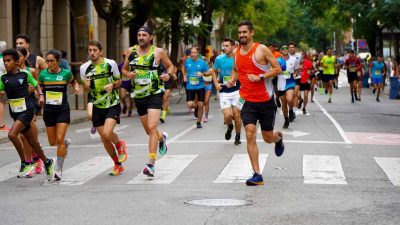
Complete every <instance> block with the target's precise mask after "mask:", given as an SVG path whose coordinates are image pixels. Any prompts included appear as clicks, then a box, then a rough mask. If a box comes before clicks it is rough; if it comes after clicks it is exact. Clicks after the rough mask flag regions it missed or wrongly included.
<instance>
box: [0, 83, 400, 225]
mask: <svg viewBox="0 0 400 225" xmlns="http://www.w3.org/2000/svg"><path fill="white" fill-rule="evenodd" d="M387 88H388V87H387ZM363 92H364V93H363V97H362V101H361V102H357V103H355V104H352V103H350V97H349V96H348V88H347V87H341V88H340V89H339V90H335V91H334V95H333V103H331V104H329V103H328V102H327V96H326V95H320V94H319V93H316V96H315V98H316V100H317V102H315V103H309V106H308V112H309V114H308V115H301V114H299V115H298V116H297V118H296V120H295V122H294V123H291V124H290V129H287V130H285V136H284V140H285V143H286V144H285V145H286V150H285V153H284V155H283V156H282V157H279V158H278V157H276V156H275V154H274V151H273V145H269V144H266V143H263V142H262V141H261V137H260V135H259V136H258V139H259V142H258V144H259V148H260V153H261V154H262V155H261V156H260V159H261V161H263V162H265V166H264V167H263V176H264V182H265V185H264V186H258V187H247V186H246V185H245V184H244V183H243V181H244V179H245V178H246V177H247V176H250V175H251V170H250V169H249V163H248V159H247V155H246V142H245V135H244V130H242V141H243V143H242V144H241V145H239V146H235V145H234V144H233V140H230V141H225V140H224V133H225V130H226V126H225V125H224V124H223V119H222V113H221V112H220V110H219V107H218V103H217V101H215V100H212V101H211V110H210V120H209V122H208V123H205V124H203V128H202V129H196V128H194V125H195V121H194V120H193V116H192V115H191V114H189V113H187V109H186V107H185V106H184V105H183V104H182V102H180V104H176V102H177V101H178V99H177V97H175V98H173V99H172V101H171V108H172V113H171V114H169V115H168V116H167V120H166V123H165V124H160V126H159V128H160V130H162V131H167V132H168V133H169V150H168V153H167V155H166V156H164V158H162V159H160V161H159V162H158V163H157V164H156V166H159V167H156V177H155V178H154V179H153V180H147V179H145V178H143V177H142V176H140V175H139V174H140V173H141V171H142V169H143V166H144V164H145V163H146V158H147V137H146V135H145V133H144V131H143V129H142V127H141V125H140V123H139V121H138V117H137V114H136V113H135V116H134V117H133V118H122V122H121V124H120V125H118V128H117V129H118V134H119V136H120V137H121V138H123V139H125V140H126V142H127V143H128V152H129V157H128V160H127V161H126V163H125V167H126V170H125V172H124V173H123V174H122V175H120V176H118V177H111V176H109V175H108V172H109V170H110V169H111V167H112V166H113V163H112V161H111V159H109V158H107V155H106V152H105V150H104V149H103V147H102V145H101V143H100V139H99V138H98V137H97V136H96V135H92V136H91V135H90V134H89V129H90V127H91V124H90V123H89V122H84V123H80V124H75V125H72V126H70V128H69V131H68V138H71V139H72V145H71V148H70V150H69V155H68V158H67V159H66V161H65V166H64V167H65V169H64V179H65V182H64V183H61V184H50V185H49V184H47V183H46V182H45V181H44V180H45V176H44V175H35V177H34V178H31V179H27V178H24V179H22V178H20V179H18V178H16V177H15V176H14V175H13V173H16V172H17V171H16V170H17V169H14V170H12V169H11V170H10V169H8V170H7V168H9V167H10V164H12V163H15V162H17V161H18V156H17V153H16V151H15V150H14V149H13V147H12V146H11V145H10V144H3V145H0V193H1V194H0V224H49V223H52V224H182V225H186V224H315V225H317V224H318V225H319V224H393V225H395V224H400V102H399V101H398V100H388V96H384V97H382V98H381V103H377V102H376V101H375V97H374V96H373V95H372V93H371V90H369V89H363ZM183 100H184V99H183ZM183 100H182V101H183ZM282 126H283V117H282V115H281V114H280V113H279V112H278V113H277V120H276V124H275V128H276V129H279V130H282ZM232 139H233V138H232ZM40 141H41V143H43V145H44V146H45V151H46V153H47V154H48V155H50V156H52V157H54V156H55V150H54V148H51V147H48V144H47V137H46V135H45V134H44V133H43V134H41V135H40ZM266 155H268V156H266ZM265 159H266V160H265ZM235 160H236V161H235ZM235 162H236V163H235ZM94 168H95V169H94ZM235 168H236V169H235ZM7 171H8V172H7ZM7 173H8V175H9V176H7ZM10 173H11V175H10ZM4 174H6V177H9V178H7V179H3V180H1V176H3V177H4V176H5V175H4ZM199 199H240V200H250V201H252V203H253V204H251V205H247V206H234V207H216V206H196V205H188V204H186V203H185V202H186V201H189V200H199Z"/></svg>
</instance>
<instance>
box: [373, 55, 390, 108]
mask: <svg viewBox="0 0 400 225" xmlns="http://www.w3.org/2000/svg"><path fill="white" fill-rule="evenodd" d="M385 73H386V67H385V64H384V63H383V57H382V56H381V55H380V56H378V58H377V60H375V61H373V62H372V63H371V64H370V67H369V74H371V80H372V84H373V85H374V90H373V93H374V94H375V92H376V90H378V91H377V93H376V101H377V102H380V100H379V95H380V94H381V90H382V91H383V74H385Z"/></svg>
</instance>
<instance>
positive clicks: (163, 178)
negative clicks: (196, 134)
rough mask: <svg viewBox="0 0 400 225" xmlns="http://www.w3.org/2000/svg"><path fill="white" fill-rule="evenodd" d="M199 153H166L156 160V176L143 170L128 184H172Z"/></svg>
mask: <svg viewBox="0 0 400 225" xmlns="http://www.w3.org/2000/svg"><path fill="white" fill-rule="evenodd" d="M197 156H198V155H166V156H164V157H162V158H161V159H160V160H158V161H157V162H156V165H155V166H156V172H155V174H154V178H149V177H147V176H146V175H144V174H143V173H142V172H140V173H139V175H137V176H136V177H135V178H133V179H132V180H130V181H129V182H128V183H127V184H171V183H172V182H173V181H174V180H175V179H176V178H177V177H178V176H179V175H180V174H181V173H182V172H183V170H184V169H185V168H186V167H187V166H188V165H189V164H190V163H191V162H192V161H193V160H194V159H195V158H196V157H197Z"/></svg>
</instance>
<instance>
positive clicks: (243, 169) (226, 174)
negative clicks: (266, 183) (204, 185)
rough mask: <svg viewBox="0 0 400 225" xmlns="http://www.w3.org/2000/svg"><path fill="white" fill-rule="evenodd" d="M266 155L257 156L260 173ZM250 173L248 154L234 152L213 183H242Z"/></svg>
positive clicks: (251, 172)
mask: <svg viewBox="0 0 400 225" xmlns="http://www.w3.org/2000/svg"><path fill="white" fill-rule="evenodd" d="M267 157H268V155H267V154H260V155H259V156H258V161H259V164H260V170H261V173H262V171H263V169H264V166H265V163H266V162H267ZM252 174H253V169H252V168H251V163H250V159H249V156H248V155H247V154H234V155H233V156H232V158H231V160H229V162H228V164H226V166H225V168H224V169H223V170H222V172H221V173H220V174H219V175H218V177H217V179H216V180H215V181H214V183H244V182H246V180H247V179H249V177H251V175H252Z"/></svg>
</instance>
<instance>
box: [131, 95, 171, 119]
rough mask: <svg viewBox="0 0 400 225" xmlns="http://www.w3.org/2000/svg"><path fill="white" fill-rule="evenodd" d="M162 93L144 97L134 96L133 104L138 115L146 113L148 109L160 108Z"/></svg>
mask: <svg viewBox="0 0 400 225" xmlns="http://www.w3.org/2000/svg"><path fill="white" fill-rule="evenodd" d="M163 95H164V93H160V94H155V95H149V96H146V97H144V98H134V100H135V106H136V109H137V112H138V114H139V116H144V115H146V114H147V110H148V109H160V110H161V108H162V97H163Z"/></svg>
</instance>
